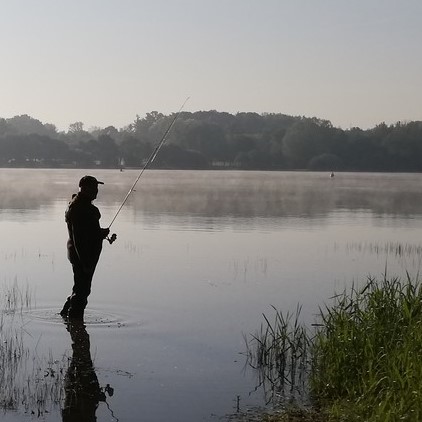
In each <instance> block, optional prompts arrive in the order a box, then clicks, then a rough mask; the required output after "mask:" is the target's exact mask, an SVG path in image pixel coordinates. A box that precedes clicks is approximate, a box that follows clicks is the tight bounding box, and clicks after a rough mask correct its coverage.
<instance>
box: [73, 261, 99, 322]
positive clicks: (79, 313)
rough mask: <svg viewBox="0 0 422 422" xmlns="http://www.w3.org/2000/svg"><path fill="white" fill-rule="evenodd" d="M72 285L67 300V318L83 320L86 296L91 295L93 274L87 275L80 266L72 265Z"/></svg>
mask: <svg viewBox="0 0 422 422" xmlns="http://www.w3.org/2000/svg"><path fill="white" fill-rule="evenodd" d="M72 266H73V274H74V285H73V289H72V295H71V296H70V300H69V312H68V316H69V318H73V319H83V316H84V311H85V308H86V305H87V304H88V296H89V294H90V293H91V282H92V276H93V273H87V272H85V271H84V270H83V268H82V266H81V265H78V264H73V265H72Z"/></svg>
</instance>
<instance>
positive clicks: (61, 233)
mask: <svg viewBox="0 0 422 422" xmlns="http://www.w3.org/2000/svg"><path fill="white" fill-rule="evenodd" d="M86 173H88V174H92V175H94V176H96V177H97V178H98V179H100V180H103V181H104V182H105V185H104V186H100V192H99V195H98V199H97V200H96V201H95V204H96V205H97V206H98V207H99V209H100V211H101V213H102V219H101V222H102V226H104V227H107V226H108V225H109V223H110V221H111V220H112V218H113V216H114V215H115V213H116V211H117V209H118V207H119V205H120V203H121V201H122V200H123V198H124V196H125V195H126V193H127V191H128V190H129V188H130V187H131V185H132V183H133V182H134V180H135V178H136V177H137V175H138V172H137V171H130V170H127V171H123V172H120V171H118V170H89V171H88V170H87V171H84V170H82V171H81V170H21V169H0V230H1V231H0V232H1V233H2V239H3V241H2V242H1V244H0V259H1V278H2V279H1V283H2V285H3V288H4V292H5V294H4V295H3V296H2V306H3V308H4V309H5V308H7V307H8V300H9V302H10V296H11V293H10V292H11V291H12V290H13V289H14V288H13V286H18V288H19V292H20V293H21V294H22V295H23V299H24V300H25V298H27V297H30V299H31V309H30V310H27V309H26V308H25V309H23V312H22V315H20V313H18V314H16V313H15V315H14V316H13V318H11V315H10V313H9V314H6V317H5V318H4V322H2V324H3V323H4V326H3V333H4V334H3V336H6V335H7V332H8V331H7V330H8V327H9V326H10V325H8V324H11V325H13V324H14V325H15V326H17V327H20V328H21V331H20V334H19V336H17V335H16V334H13V336H15V340H16V339H17V340H16V341H17V342H18V343H19V341H22V345H21V346H20V347H21V349H20V350H21V351H22V353H21V354H22V356H21V357H20V358H19V359H20V360H19V359H17V358H16V357H15V358H13V356H12V357H9V363H11V362H12V363H13V362H15V363H13V365H12V364H11V369H10V371H11V373H10V374H9V378H10V379H9V381H8V383H5V382H4V379H3V382H2V384H1V385H0V389H2V390H3V391H1V394H0V397H1V396H4V394H5V391H4V390H5V389H8V390H9V391H6V393H10V390H13V388H15V387H16V389H17V390H19V389H21V390H22V391H23V390H25V388H26V390H25V391H26V393H22V392H21V393H18V392H16V393H15V395H16V397H18V394H24V395H25V394H26V396H25V397H26V398H25V400H24V402H25V403H26V405H24V406H20V407H19V409H18V410H7V411H5V412H4V414H2V420H5V421H21V420H24V419H23V418H24V417H25V418H28V419H29V418H31V409H32V408H31V406H33V405H31V404H30V403H29V399H27V396H28V397H29V396H31V395H32V396H34V395H35V396H36V395H39V394H42V398H43V400H44V401H45V406H44V408H45V407H46V408H47V409H48V413H44V414H43V415H41V417H42V419H43V420H47V421H59V420H62V416H61V410H60V407H61V406H62V407H63V403H64V402H65V400H66V394H68V391H67V390H66V388H65V387H64V384H65V379H66V370H67V367H68V366H69V362H72V356H73V358H75V356H76V354H77V353H78V351H77V350H76V351H75V348H73V349H72V340H71V335H74V334H75V333H72V332H69V331H68V330H67V329H66V326H65V324H64V323H63V321H62V320H61V318H59V316H58V315H57V312H58V311H59V310H60V308H61V305H62V303H63V301H64V299H65V297H66V296H67V295H68V293H69V292H70V289H71V286H72V272H71V267H70V264H69V263H68V262H67V258H66V240H67V231H66V226H65V224H64V210H65V208H66V205H67V202H68V200H69V198H70V197H71V195H72V193H74V192H76V191H77V183H78V180H79V179H80V177H81V176H83V175H84V174H86ZM421 186H422V175H419V174H367V173H338V174H336V175H335V177H334V178H330V177H329V174H328V173H310V172H308V173H301V172H240V171H227V172H220V171H197V172H195V171H147V172H145V173H144V175H143V176H142V178H141V179H140V182H139V184H138V185H137V187H136V191H135V192H134V193H133V194H132V195H131V197H130V198H129V200H128V202H127V203H126V205H125V206H124V208H123V209H122V211H121V213H120V214H119V216H118V218H117V219H116V221H115V222H114V223H113V226H112V232H116V233H117V235H118V238H117V241H116V242H115V243H114V244H113V245H109V244H108V243H104V249H103V253H102V256H101V259H100V262H99V265H98V267H97V271H96V274H95V277H94V281H93V290H92V294H91V296H90V300H89V304H88V308H87V311H86V331H84V332H83V333H82V334H83V340H81V341H82V345H83V346H84V347H85V353H86V345H87V344H88V343H87V341H86V340H88V339H89V341H90V344H88V352H89V351H90V357H91V359H92V361H93V366H92V368H91V369H88V372H89V371H91V372H90V377H91V378H92V377H94V378H95V377H96V378H97V379H98V383H99V385H100V386H101V387H103V388H104V387H106V386H107V384H108V385H109V386H110V387H111V388H113V389H114V393H113V394H112V395H111V394H110V388H107V391H106V393H107V394H106V401H100V402H99V403H98V408H97V409H96V410H95V407H97V404H96V405H95V406H94V412H95V414H96V417H97V420H98V421H117V420H119V421H139V420H144V421H157V422H158V421H160V422H161V421H164V420H171V421H184V422H191V421H192V422H197V421H200V420H202V421H208V420H220V418H222V417H224V416H225V415H227V414H229V413H233V412H235V411H236V407H237V406H238V405H239V406H240V408H241V409H242V410H245V409H247V408H248V407H252V406H255V405H262V404H263V402H264V393H263V391H261V390H260V389H259V388H258V389H257V390H256V391H255V387H256V384H257V378H256V374H254V373H253V371H251V370H250V369H248V368H247V367H245V358H244V355H242V354H241V353H242V352H244V351H245V344H244V339H243V334H249V333H254V332H255V331H256V330H257V329H258V328H259V326H260V324H261V322H262V314H263V313H265V314H266V315H269V316H271V315H272V308H271V305H274V306H275V307H276V308H277V309H279V310H281V311H284V312H287V311H294V310H295V309H296V306H297V304H301V305H302V314H301V315H302V318H303V320H304V321H305V322H307V323H309V324H310V323H312V322H315V315H316V314H317V311H318V307H319V306H321V305H324V304H325V303H330V300H329V298H330V297H331V296H333V294H334V293H335V292H340V291H343V289H344V288H346V287H348V286H349V287H350V286H351V284H352V283H359V282H361V281H364V280H365V279H366V277H368V276H376V277H382V276H383V274H384V273H385V272H387V275H391V276H393V275H394V276H399V277H406V271H408V272H409V273H410V274H411V275H412V276H414V277H417V275H418V272H419V270H420V266H421V259H422V254H421V250H422V249H421V248H422V243H421V239H422V194H421ZM7 294H8V296H7ZM11 319H13V321H11ZM74 340H75V338H74ZM2 341H3V342H5V343H4V344H6V343H7V339H6V340H5V339H4V338H2ZM8 344H10V341H9V343H8ZM19 344H20V343H19ZM76 357H77V356H76ZM18 360H19V362H18ZM24 361H25V363H23V362H24ZM31 365H32V366H31ZM70 365H71V363H70ZM37 371H38V372H37ZM3 377H4V374H3ZM28 380H30V382H29V383H28ZM25 383H26V384H30V383H33V384H34V385H36V386H38V387H37V388H35V387H34V385H32V384H31V385H32V387H30V386H26V387H25ZM5 385H7V387H5ZM31 388H32V390H31ZM50 396H51V397H52V398H51V397H50ZM49 400H50V401H52V402H54V401H55V400H56V401H59V402H61V403H62V405H61V406H59V405H57V404H54V403H50V401H49ZM21 402H22V400H21ZM28 403H29V404H28ZM25 406H26V408H25ZM25 411H26V413H25ZM35 416H37V415H35ZM91 416H92V415H91ZM69 420H72V419H69ZM86 420H94V419H89V417H88V416H87V419H86Z"/></svg>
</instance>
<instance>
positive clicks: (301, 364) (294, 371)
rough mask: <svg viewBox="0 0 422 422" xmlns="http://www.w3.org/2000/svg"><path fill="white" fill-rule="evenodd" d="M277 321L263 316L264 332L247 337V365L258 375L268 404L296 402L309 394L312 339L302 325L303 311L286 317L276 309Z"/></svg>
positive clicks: (261, 330)
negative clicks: (309, 353)
mask: <svg viewBox="0 0 422 422" xmlns="http://www.w3.org/2000/svg"><path fill="white" fill-rule="evenodd" d="M272 308H273V310H274V312H275V315H274V317H273V320H272V321H270V319H269V318H268V317H267V316H266V315H265V314H263V318H264V323H262V324H261V327H260V330H258V331H257V332H256V333H255V334H253V335H251V339H248V337H246V336H245V343H246V357H247V364H248V365H249V366H250V367H252V368H253V369H255V370H256V372H257V374H258V386H257V388H258V387H263V388H264V391H265V394H266V396H267V402H270V401H271V400H274V398H276V397H277V398H279V399H281V400H284V399H288V400H293V399H294V398H295V397H297V396H298V395H301V394H302V393H304V392H305V388H304V386H305V381H306V377H307V368H308V348H309V337H308V335H307V332H306V329H305V327H304V326H303V325H302V324H301V323H300V312H301V308H300V307H299V306H298V307H297V309H296V312H295V313H287V314H286V315H283V314H282V313H281V312H280V311H278V310H277V309H276V308H275V307H274V306H273V307H272Z"/></svg>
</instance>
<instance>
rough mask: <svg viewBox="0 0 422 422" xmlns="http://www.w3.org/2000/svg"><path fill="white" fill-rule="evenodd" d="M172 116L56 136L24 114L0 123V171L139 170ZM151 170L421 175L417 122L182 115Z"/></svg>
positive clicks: (78, 127) (74, 128)
mask: <svg viewBox="0 0 422 422" xmlns="http://www.w3.org/2000/svg"><path fill="white" fill-rule="evenodd" d="M173 118H174V115H163V114H161V113H159V112H157V111H152V112H151V113H147V114H146V116H145V117H142V118H141V117H139V116H137V117H136V119H135V121H133V122H132V123H130V124H129V125H127V126H126V127H124V128H122V129H116V128H115V127H113V126H109V127H106V128H95V129H91V130H89V131H87V130H85V129H84V124H83V123H82V122H75V123H72V124H71V125H70V126H69V129H68V131H67V132H66V131H65V132H59V131H57V129H56V127H55V126H54V125H52V124H43V123H41V122H40V121H39V120H37V119H34V118H32V117H30V116H27V115H22V116H15V117H13V118H10V119H1V118H0V166H13V167H15V166H27V167H29V166H32V167H36V166H39V167H85V168H87V167H95V166H97V167H102V168H116V167H119V166H125V167H136V168H139V167H141V166H142V165H143V163H145V161H146V160H147V158H148V157H149V156H150V154H151V152H152V151H153V149H154V147H155V145H156V144H157V143H158V142H159V141H160V139H161V138H162V136H163V134H164V132H165V131H166V129H167V127H168V126H169V124H170V122H171V121H172V119H173ZM153 166H154V167H157V168H180V169H208V168H238V169H251V170H252V169H257V170H258V169H259V170H295V169H307V170H324V171H330V170H349V171H412V172H419V171H422V122H421V121H412V122H406V123H401V122H398V123H396V124H394V125H389V126H388V125H386V124H385V123H381V124H379V125H377V126H375V127H374V128H371V129H367V130H362V129H360V128H352V129H348V130H343V129H340V128H336V127H333V125H332V124H331V123H330V122H329V121H328V120H322V119H318V118H307V117H293V116H288V115H284V114H257V113H237V114H235V115H233V114H229V113H224V112H217V111H198V112H194V113H191V112H183V113H181V115H180V116H179V118H178V119H177V121H176V123H175V125H174V126H173V129H172V131H171V132H170V134H169V136H168V138H167V140H166V143H165V145H164V146H163V148H162V150H161V151H160V154H159V155H158V156H157V159H156V160H155V161H154V163H153Z"/></svg>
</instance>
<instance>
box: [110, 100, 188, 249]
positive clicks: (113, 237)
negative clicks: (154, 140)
mask: <svg viewBox="0 0 422 422" xmlns="http://www.w3.org/2000/svg"><path fill="white" fill-rule="evenodd" d="M189 98H190V97H187V98H186V100H185V101H184V102H183V104H182V105H181V106H180V108H179V111H178V112H177V113H176V115H175V116H174V117H173V120H172V121H171V123H170V125H169V126H168V128H167V130H166V131H165V132H164V135H163V136H162V138H161V140H160V142H158V144H157V145H156V147H155V148H154V150H153V151H152V153H151V155H150V156H149V158H148V160H147V161H146V163H145V164H144V166H143V167H142V170H141V171H140V173H139V174H138V177H137V178H136V179H135V182H134V183H133V185H132V187H131V188H130V189H129V191H128V193H127V194H126V196H125V198H124V199H123V201H122V203H121V204H120V207H119V208H118V210H117V212H116V214H115V216H114V217H113V219H112V220H111V223H110V224H109V226H108V228H110V227H111V225H112V224H113V223H114V220H116V218H117V216H118V215H119V213H120V211H121V209H122V208H123V206H124V205H125V203H126V201H127V200H128V198H129V196H130V194H131V193H132V192H133V191H134V189H135V186H136V184H137V183H138V181H139V179H140V178H141V176H142V175H143V174H144V171H145V170H146V169H147V167H148V166H149V165H150V164H151V163H152V162H153V161H154V160H155V157H156V156H157V154H158V152H159V151H160V149H161V147H162V146H163V145H164V142H165V140H166V138H167V136H168V134H169V133H170V130H171V129H172V127H173V125H174V123H175V122H176V120H177V118H178V117H179V115H180V113H181V112H182V110H183V108H184V106H185V104H186V103H187V101H188V100H189ZM107 240H108V241H109V243H113V242H114V240H116V235H115V234H113V235H112V236H111V237H110V238H107Z"/></svg>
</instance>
